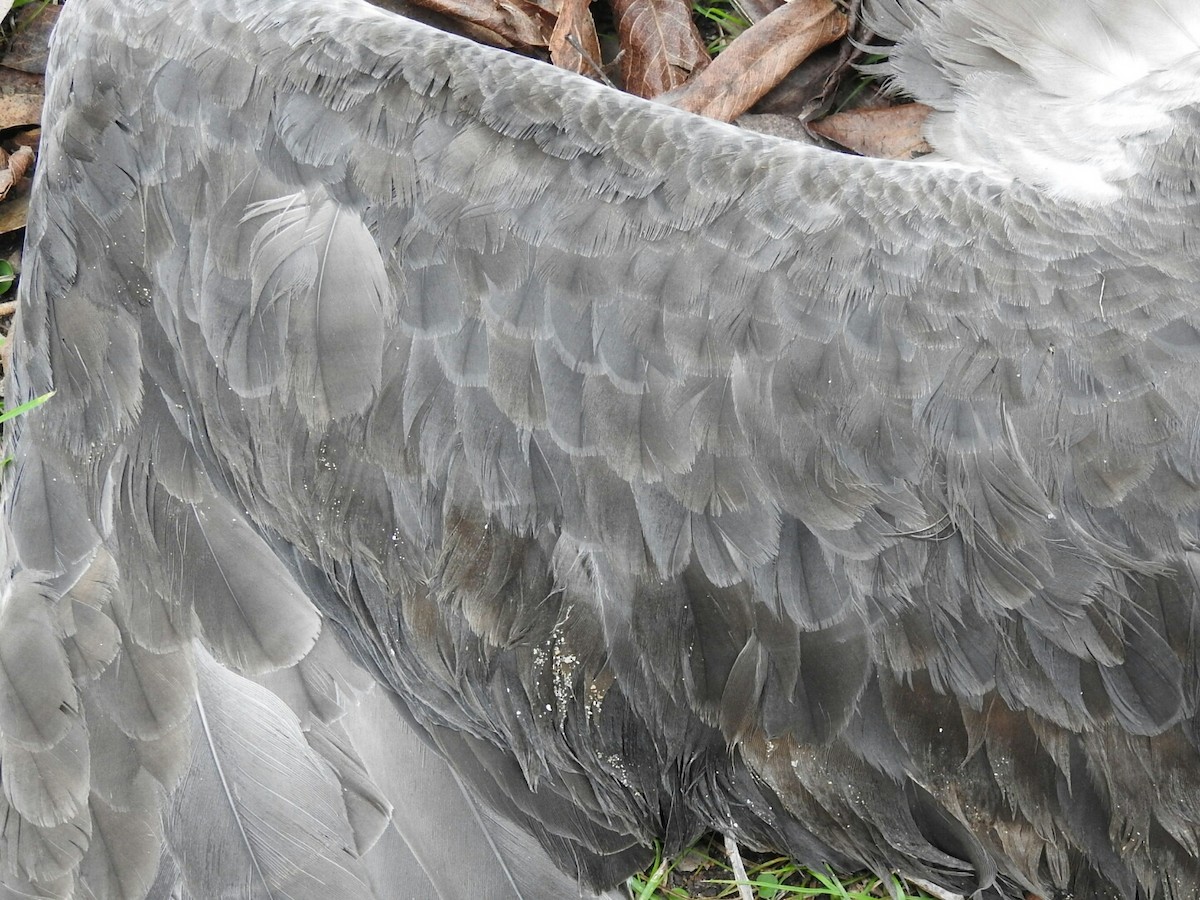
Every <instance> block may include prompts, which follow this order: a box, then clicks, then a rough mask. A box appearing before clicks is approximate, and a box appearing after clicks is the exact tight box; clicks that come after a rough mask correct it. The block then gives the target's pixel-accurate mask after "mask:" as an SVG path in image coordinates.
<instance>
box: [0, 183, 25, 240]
mask: <svg viewBox="0 0 1200 900" xmlns="http://www.w3.org/2000/svg"><path fill="white" fill-rule="evenodd" d="M28 216H29V192H28V191H25V192H24V193H22V194H18V195H17V196H15V197H13V198H12V199H11V200H8V201H6V202H5V203H0V234H8V233H9V232H10V231H16V230H18V229H20V228H24V227H25V219H26V218H27V217H28Z"/></svg>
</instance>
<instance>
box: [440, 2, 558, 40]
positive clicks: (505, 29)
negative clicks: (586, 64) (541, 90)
mask: <svg viewBox="0 0 1200 900" xmlns="http://www.w3.org/2000/svg"><path fill="white" fill-rule="evenodd" d="M417 2H418V3H419V4H420V5H421V6H423V7H425V8H426V9H432V10H434V11H435V12H439V13H442V14H443V15H447V16H452V17H453V18H455V19H459V20H462V21H463V22H466V23H468V24H470V25H474V26H477V27H479V28H483V29H486V30H487V31H489V32H491V33H492V34H494V35H496V36H497V37H499V38H500V40H501V41H502V42H503V43H505V44H507V45H509V46H512V47H523V48H531V47H548V46H549V45H550V35H551V34H552V33H553V31H554V16H553V14H552V13H550V12H548V11H547V10H546V9H544V8H543V7H541V6H539V5H538V4H536V3H533V2H530V0H417Z"/></svg>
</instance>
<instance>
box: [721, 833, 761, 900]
mask: <svg viewBox="0 0 1200 900" xmlns="http://www.w3.org/2000/svg"><path fill="white" fill-rule="evenodd" d="M725 855H726V856H728V857H729V865H730V866H732V867H733V880H734V882H735V883H736V884H737V890H738V897H739V898H740V900H754V891H752V890H751V889H750V876H749V875H747V874H746V864H745V863H743V862H742V851H740V850H739V849H738V845H737V841H736V840H734V837H733V835H732V834H730V833H729V832H725Z"/></svg>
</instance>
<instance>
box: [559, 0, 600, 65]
mask: <svg viewBox="0 0 1200 900" xmlns="http://www.w3.org/2000/svg"><path fill="white" fill-rule="evenodd" d="M550 61H551V62H552V63H554V64H555V65H556V66H558V67H559V68H560V69H567V70H569V71H571V72H578V73H579V74H581V75H587V76H588V77H589V78H599V77H601V76H602V75H603V74H604V73H603V70H602V69H601V64H600V38H599V36H598V35H597V34H596V22H595V20H593V19H592V10H591V4H590V3H589V2H588V0H562V5H561V7H560V9H559V10H558V21H557V22H556V23H555V25H554V31H553V33H552V34H551V35H550Z"/></svg>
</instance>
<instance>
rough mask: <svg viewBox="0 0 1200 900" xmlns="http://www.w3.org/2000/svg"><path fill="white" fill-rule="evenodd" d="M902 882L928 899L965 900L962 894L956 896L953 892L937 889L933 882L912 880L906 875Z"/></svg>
mask: <svg viewBox="0 0 1200 900" xmlns="http://www.w3.org/2000/svg"><path fill="white" fill-rule="evenodd" d="M904 880H905V881H907V882H908V883H909V884H911V885H912V886H913V887H918V888H920V889H921V890H923V891H924V892H925V893H927V894H928V895H929V896H930V897H937V898H938V900H966V898H964V897H963V895H962V894H956V893H954V892H953V891H948V890H946V889H945V888H943V887H938V886H937V885H936V884H934V883H933V882H931V881H926V880H925V879H924V878H912V877H910V876H908V875H906V876H904Z"/></svg>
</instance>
